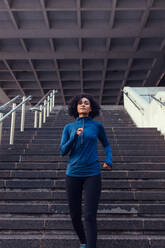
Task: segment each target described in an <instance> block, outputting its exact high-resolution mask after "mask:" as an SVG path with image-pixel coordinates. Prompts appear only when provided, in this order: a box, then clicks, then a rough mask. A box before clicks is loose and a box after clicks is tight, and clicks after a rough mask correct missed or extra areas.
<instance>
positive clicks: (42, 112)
mask: <svg viewBox="0 0 165 248" xmlns="http://www.w3.org/2000/svg"><path fill="white" fill-rule="evenodd" d="M56 93H57V90H51V91H48V93H47V94H46V95H45V96H44V97H43V98H42V99H41V100H40V101H39V102H38V103H37V104H36V105H35V106H34V107H32V108H31V109H30V110H32V111H34V128H37V127H39V128H41V127H42V123H45V122H46V118H47V117H49V115H50V112H51V111H52V109H53V107H54V106H55V95H56ZM38 115H39V120H38Z"/></svg>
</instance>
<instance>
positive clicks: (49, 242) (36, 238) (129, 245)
mask: <svg viewBox="0 0 165 248" xmlns="http://www.w3.org/2000/svg"><path fill="white" fill-rule="evenodd" d="M0 240H1V245H2V247H3V248H13V247H17V248H34V247H35V248H39V247H43V248H48V247H49V248H55V247H58V248H63V247H67V248H73V247H79V241H78V239H77V236H76V235H75V234H74V233H73V232H72V233H68V232H65V231H61V232H59V231H58V232H51V233H50V234H49V233H44V234H43V233H39V234H28V233H25V234H23V235H22V234H21V233H16V234H6V235H0ZM97 244H98V247H104V248H110V247H111V248H121V247H122V248H133V247H136V248H156V247H159V248H163V247H165V237H164V236H163V235H162V236H161V235H144V234H141V235H137V234H136V233H135V234H131V235H129V234H122V235H101V234H98V242H97Z"/></svg>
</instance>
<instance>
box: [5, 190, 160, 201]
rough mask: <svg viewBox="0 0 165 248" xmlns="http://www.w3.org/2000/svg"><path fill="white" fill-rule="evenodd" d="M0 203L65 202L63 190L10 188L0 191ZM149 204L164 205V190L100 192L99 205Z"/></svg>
mask: <svg viewBox="0 0 165 248" xmlns="http://www.w3.org/2000/svg"><path fill="white" fill-rule="evenodd" d="M0 199H1V201H9V202H11V201H12V202H16V201H17V202H19V201H20V202H23V201H25V202H27V201H35V202H36V201H40V202H45V201H49V202H53V203H55V202H56V203H57V202H67V198H66V192H65V190H56V189H55V188H53V190H52V189H49V188H44V187H43V188H40V189H37V188H36V189H31V188H29V189H25V188H21V189H18V188H11V189H6V188H3V189H0ZM139 201H140V202H146V203H147V202H149V203H151V202H152V203H153V202H154V203H158V201H159V202H162V203H165V194H164V189H154V188H152V189H136V190H135V189H131V190H130V189H124V190H123V189H120V188H119V189H113V188H110V187H109V189H108V190H103V189H102V192H101V200H100V203H104V204H105V203H112V202H115V203H119V202H120V203H123V202H127V203H129V202H131V203H132V202H133V203H138V202H139Z"/></svg>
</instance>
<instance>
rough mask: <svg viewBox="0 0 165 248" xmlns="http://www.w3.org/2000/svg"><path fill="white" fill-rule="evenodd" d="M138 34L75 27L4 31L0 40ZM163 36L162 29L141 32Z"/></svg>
mask: <svg viewBox="0 0 165 248" xmlns="http://www.w3.org/2000/svg"><path fill="white" fill-rule="evenodd" d="M138 33H139V27H135V26H132V27H129V29H128V28H127V27H125V28H124V27H117V28H115V27H113V28H106V27H105V28H102V29H98V28H95V29H94V28H93V29H87V28H84V29H80V28H79V27H77V28H76V27H75V26H74V28H73V29H61V30H59V29H58V30H56V29H46V28H44V27H43V28H40V29H24V30H23V29H17V30H14V29H13V30H9V29H4V30H1V32H0V39H19V38H23V39H26V38H27V39H31V38H35V37H36V38H43V37H44V38H47V39H49V38H77V37H82V38H98V37H99V38H107V37H109V38H123V37H125V38H126V37H136V36H137V34H138ZM164 35H165V28H164V27H163V26H162V27H159V28H157V27H155V26H154V27H145V28H144V29H143V30H142V33H141V37H142V38H145V37H146V38H149V37H162V36H164Z"/></svg>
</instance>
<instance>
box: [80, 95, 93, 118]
mask: <svg viewBox="0 0 165 248" xmlns="http://www.w3.org/2000/svg"><path fill="white" fill-rule="evenodd" d="M91 111H92V109H91V104H90V101H89V100H88V99H87V98H86V97H83V98H81V99H80V100H79V101H78V104H77V112H78V114H79V117H82V116H89V113H90V112H91Z"/></svg>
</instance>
